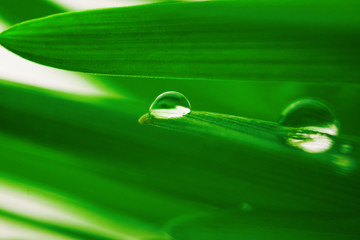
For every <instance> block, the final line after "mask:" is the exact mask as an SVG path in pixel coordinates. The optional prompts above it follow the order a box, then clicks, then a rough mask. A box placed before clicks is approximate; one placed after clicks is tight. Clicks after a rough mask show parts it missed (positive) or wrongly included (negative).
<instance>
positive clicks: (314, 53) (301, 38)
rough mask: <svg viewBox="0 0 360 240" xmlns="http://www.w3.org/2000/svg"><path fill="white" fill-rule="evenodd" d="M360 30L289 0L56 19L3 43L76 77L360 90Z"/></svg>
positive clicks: (331, 10) (19, 29) (341, 16)
mask: <svg viewBox="0 0 360 240" xmlns="http://www.w3.org/2000/svg"><path fill="white" fill-rule="evenodd" d="M305 6H306V5H305ZM336 7H337V8H336ZM359 22H360V19H359V17H358V16H357V14H356V12H354V10H353V8H352V7H350V6H349V7H344V6H343V5H342V4H340V5H336V4H335V5H332V4H329V5H327V4H324V8H323V9H322V10H321V11H317V10H316V8H315V7H314V6H312V5H310V6H307V7H304V6H302V5H301V4H299V3H297V4H289V3H286V2H285V3H282V4H279V5H270V4H266V5H264V6H261V5H260V6H259V5H257V4H244V3H241V2H239V1H230V2H227V1H211V2H192V3H184V2H175V3H168V4H165V3H161V4H149V5H142V6H135V7H125V8H114V9H105V10H94V11H85V12H79V13H69V14H61V15H57V16H53V17H47V18H43V19H39V20H35V21H30V22H27V23H24V24H20V25H17V26H15V27H13V28H11V29H9V30H7V31H5V32H3V33H2V34H1V37H0V43H1V44H2V45H3V46H5V47H6V48H8V49H9V50H11V51H13V52H15V53H17V54H19V55H20V56H22V57H25V58H27V59H29V60H32V61H35V62H38V63H41V64H45V65H49V66H53V67H57V68H62V69H68V70H73V71H82V72H92V73H100V74H111V75H123V76H124V75H127V76H128V75H130V76H142V77H146V78H153V77H160V78H176V79H216V80H247V81H248V80H251V81H253V80H254V81H306V82H309V81H310V82H355V83H357V82H358V79H359V76H360V71H359V68H358V64H359V61H360V59H359V55H358V54H357V53H358V51H359V49H358V44H357V42H358V40H359V36H360V30H359V27H358V26H359V25H358V23H359Z"/></svg>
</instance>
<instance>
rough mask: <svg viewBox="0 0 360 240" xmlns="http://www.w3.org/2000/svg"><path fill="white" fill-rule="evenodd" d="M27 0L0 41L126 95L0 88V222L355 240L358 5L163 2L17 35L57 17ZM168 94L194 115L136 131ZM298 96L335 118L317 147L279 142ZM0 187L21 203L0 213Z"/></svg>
mask: <svg viewBox="0 0 360 240" xmlns="http://www.w3.org/2000/svg"><path fill="white" fill-rule="evenodd" d="M10 2H11V3H10ZM31 2H36V4H37V5H38V6H39V7H38V8H34V9H31V11H29V9H30V7H29V1H27V0H23V1H20V0H19V1H16V3H17V4H16V5H15V4H13V3H12V1H1V0H0V7H1V8H0V14H1V18H2V19H4V20H6V22H8V23H10V24H16V25H14V26H13V27H11V28H9V29H8V30H6V31H4V32H3V33H1V34H0V43H1V44H2V45H3V46H4V47H6V48H8V49H9V50H11V51H13V52H14V53H17V54H19V55H20V56H22V57H25V58H27V59H29V60H32V61H35V62H38V63H41V64H44V65H49V66H53V67H58V68H63V69H68V70H74V71H82V72H90V73H102V74H112V75H122V76H118V77H115V76H112V77H110V76H98V75H96V76H94V75H92V76H91V77H92V78H96V79H98V80H100V81H101V82H102V83H103V85H104V86H106V87H107V88H110V89H112V90H113V92H114V93H115V95H116V94H118V95H122V96H123V97H122V98H119V97H113V96H110V95H109V96H105V97H91V96H75V95H71V94H63V93H58V92H53V91H49V90H39V89H37V88H29V87H24V86H23V85H19V84H18V85H16V84H12V85H8V84H7V82H6V81H2V80H1V81H0V83H1V84H0V110H1V118H0V159H1V169H0V182H1V183H0V190H1V191H2V192H0V226H1V224H2V223H3V222H4V223H12V222H15V223H16V224H18V225H19V226H21V228H20V229H21V231H24V232H25V229H27V228H31V229H33V230H34V231H35V232H37V233H42V232H43V233H49V234H53V235H51V237H50V238H51V239H56V237H58V238H59V239H67V238H80V239H81V238H83V239H144V240H150V239H153V240H155V239H158V240H160V239H163V240H169V239H171V238H172V237H173V238H175V239H178V240H188V239H189V240H191V239H196V240H202V239H204V240H232V239H239V238H244V239H316V240H318V239H341V240H342V239H357V238H358V237H359V235H360V233H359V229H358V228H357V226H358V225H359V223H360V219H359V217H358V216H359V211H360V193H359V191H358V190H357V189H358V186H359V183H360V178H359V168H358V165H359V159H360V156H359V154H360V152H359V147H360V140H359V138H358V137H356V136H360V128H359V127H358V123H359V121H360V115H359V114H358V113H357V112H358V111H357V109H358V107H357V106H358V105H359V104H360V96H359V94H358V92H359V85H358V83H359V82H358V81H359V76H360V70H359V67H358V66H359V60H360V59H359V54H358V52H359V46H358V41H359V36H360V35H359V33H360V29H359V26H360V25H359V22H360V17H359V15H358V9H359V3H358V1H342V2H338V1H320V0H319V1H290V0H284V1H265V0H262V1H257V2H256V3H255V2H252V1H231V2H224V1H214V2H194V3H184V2H178V1H174V2H173V3H161V4H160V3H159V4H150V5H143V6H136V7H125V8H114V9H105V10H92V11H84V12H77V13H65V14H59V15H54V16H48V17H45V18H41V19H35V20H31V21H27V22H25V23H20V24H17V23H18V22H20V21H25V20H30V19H33V18H38V17H43V16H46V15H48V14H53V13H58V12H62V11H63V10H62V8H61V7H57V6H54V5H52V4H50V3H48V2H47V1H42V0H41V1H31ZM14 3H15V1H14ZM40 6H41V7H40ZM0 67H1V66H0ZM19 71H21V69H19ZM123 75H131V77H129V76H127V77H126V76H123ZM82 76H85V77H86V79H88V77H89V76H88V75H82ZM180 79H181V80H180ZM182 79H188V80H191V81H182ZM200 79H201V80H204V79H207V80H209V79H215V80H218V81H197V80H200ZM4 80H7V79H4ZM50 80H51V79H49V81H50ZM223 80H234V81H223ZM168 90H176V91H180V92H182V93H184V94H185V95H186V96H187V97H188V98H189V99H190V101H191V105H192V106H193V109H194V110H193V111H192V112H191V113H189V114H188V115H186V116H184V117H182V118H177V119H168V120H166V119H155V118H153V117H150V116H149V114H145V115H143V117H142V118H141V119H140V122H141V123H146V124H145V125H141V124H139V123H138V121H137V120H138V118H139V116H141V115H142V114H144V113H145V112H146V111H147V110H148V108H149V106H150V104H151V101H152V100H154V98H155V97H156V95H158V94H159V93H161V92H164V91H168ZM123 93H127V94H123ZM116 96H117V95H116ZM130 96H131V97H130ZM305 96H310V97H315V98H316V97H317V98H321V99H323V100H325V101H326V102H327V103H328V105H329V106H330V107H331V108H332V109H333V111H334V113H335V115H336V116H337V118H338V119H339V120H340V123H341V130H340V135H339V136H336V137H335V136H328V137H329V138H330V139H331V141H332V142H333V145H332V147H331V148H330V149H329V150H328V151H325V152H322V153H316V154H313V153H307V152H304V151H302V150H300V149H298V148H295V147H292V146H290V145H289V144H287V143H286V140H287V138H288V137H289V136H291V134H293V132H292V130H291V129H288V128H286V127H281V126H279V125H278V123H277V122H276V121H277V120H278V119H279V117H280V113H281V111H282V109H283V108H284V107H285V106H286V105H288V104H289V103H290V102H292V101H293V100H295V99H298V98H300V97H305ZM200 110H204V111H200ZM205 111H206V112H205ZM231 114H232V115H231ZM235 115H236V116H235ZM240 116H241V117H240ZM244 116H248V117H249V118H246V117H244ZM259 119H264V120H259ZM153 126H157V127H160V128H157V127H153ZM350 135H351V136H350ZM300 140H301V139H300ZM4 186H5V188H2V187H4ZM3 189H10V190H11V191H13V192H15V193H16V194H15V196H18V198H15V200H12V201H10V200H7V201H1V200H3V199H8V198H4V197H7V196H8V195H9V196H13V195H11V193H12V192H11V191H10V190H9V191H3ZM37 196H40V197H42V198H43V200H41V201H40V200H38V201H37V198H36V197H37ZM44 199H45V200H46V201H45V200H44ZM21 200H22V201H21ZM9 203H10V204H9ZM30 203H38V204H39V205H40V206H43V207H49V208H50V209H51V210H56V209H59V211H60V212H62V213H63V214H65V215H66V216H73V217H75V219H80V220H81V221H83V222H81V221H78V220H74V218H70V220H69V219H66V221H64V220H62V219H61V218H58V217H59V216H57V215H56V214H50V213H48V212H47V211H44V212H43V211H42V208H41V207H40V208H35V207H33V205H30V207H29V205H26V204H30ZM39 209H40V210H39ZM32 210H33V211H32ZM42 214H45V216H46V217H43V215H42ZM60 215H61V214H60ZM3 219H4V220H3ZM79 222H80V223H79ZM84 222H85V224H84ZM0 228H1V227H0ZM1 234H2V233H1V232H0V238H1V237H2V235H1ZM56 234H57V235H56ZM27 236H32V235H27ZM24 238H26V237H24ZM32 238H33V239H49V236H47V237H42V238H41V237H32Z"/></svg>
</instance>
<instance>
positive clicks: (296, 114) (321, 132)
mask: <svg viewBox="0 0 360 240" xmlns="http://www.w3.org/2000/svg"><path fill="white" fill-rule="evenodd" d="M279 124H280V125H281V126H283V127H284V129H286V130H285V141H286V143H287V144H289V145H290V146H293V147H296V148H299V149H301V150H303V151H305V152H309V153H322V152H325V151H327V150H329V149H330V148H331V147H332V145H333V138H332V136H336V135H338V132H339V123H338V120H337V119H336V118H335V116H334V114H333V112H332V111H331V110H330V109H329V108H328V107H327V106H326V105H325V104H324V103H323V102H321V101H319V100H315V99H312V98H304V99H299V100H297V101H295V102H293V103H291V104H290V105H289V106H287V107H286V108H285V110H284V111H283V112H282V114H281V118H280V121H279Z"/></svg>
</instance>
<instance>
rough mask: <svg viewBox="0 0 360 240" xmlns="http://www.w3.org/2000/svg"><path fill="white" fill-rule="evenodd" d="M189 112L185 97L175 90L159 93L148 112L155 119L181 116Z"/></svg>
mask: <svg viewBox="0 0 360 240" xmlns="http://www.w3.org/2000/svg"><path fill="white" fill-rule="evenodd" d="M190 112H191V106H190V102H189V101H188V100H187V98H186V97H185V96H184V95H183V94H181V93H179V92H175V91H168V92H164V93H162V94H160V95H159V96H158V97H157V98H156V99H155V101H154V102H153V103H152V104H151V106H150V109H149V113H150V116H151V117H155V118H157V119H170V118H181V117H183V116H185V115H186V114H188V113H190Z"/></svg>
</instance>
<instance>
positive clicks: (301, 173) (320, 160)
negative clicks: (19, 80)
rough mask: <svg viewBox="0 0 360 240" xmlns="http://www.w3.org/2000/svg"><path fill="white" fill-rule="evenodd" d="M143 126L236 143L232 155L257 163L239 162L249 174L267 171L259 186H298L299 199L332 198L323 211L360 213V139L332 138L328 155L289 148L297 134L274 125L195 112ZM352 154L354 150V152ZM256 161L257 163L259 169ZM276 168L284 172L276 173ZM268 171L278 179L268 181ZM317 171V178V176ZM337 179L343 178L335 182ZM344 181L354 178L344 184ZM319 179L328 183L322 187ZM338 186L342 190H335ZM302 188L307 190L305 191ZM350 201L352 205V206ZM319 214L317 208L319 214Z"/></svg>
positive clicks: (148, 118)
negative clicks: (238, 152)
mask: <svg viewBox="0 0 360 240" xmlns="http://www.w3.org/2000/svg"><path fill="white" fill-rule="evenodd" d="M139 122H140V123H142V124H147V125H152V126H158V127H162V128H166V129H171V130H176V131H182V132H187V133H192V134H195V135H201V136H206V137H210V138H214V137H220V138H222V139H227V140H230V141H232V142H234V143H235V146H233V147H232V148H231V150H230V151H235V150H234V149H235V148H238V149H244V151H246V153H247V154H250V155H251V156H252V157H251V159H252V162H246V160H244V159H243V156H241V155H239V156H238V158H239V161H244V162H242V163H241V164H242V165H243V167H244V168H246V169H252V168H253V167H254V166H255V165H256V164H259V165H263V166H264V169H263V171H265V172H263V173H261V174H260V175H263V174H264V175H266V180H264V179H262V178H259V179H258V180H257V181H259V182H262V181H266V182H272V183H274V184H275V183H276V182H277V184H278V187H279V188H281V187H280V185H281V184H284V186H285V185H288V184H289V185H292V184H293V183H294V184H295V185H297V184H299V185H297V190H298V192H296V193H295V192H294V193H293V194H295V195H297V194H299V195H298V197H300V195H302V194H303V193H300V192H302V191H305V192H306V193H307V194H309V195H313V196H314V198H316V197H315V195H317V194H318V193H319V191H321V192H322V194H325V195H326V196H327V197H326V199H327V200H326V201H324V202H323V204H324V205H323V206H322V207H324V206H325V202H327V203H326V204H330V205H332V204H335V205H336V207H335V206H334V207H335V208H336V209H337V210H339V209H342V208H345V209H346V208H348V207H349V209H348V211H352V210H354V209H359V208H360V205H359V202H358V199H359V196H358V193H355V192H354V191H353V190H351V189H354V187H355V186H356V185H357V184H358V183H359V181H360V174H359V169H358V167H357V165H358V159H359V156H360V152H359V150H358V149H359V146H360V140H359V139H358V138H356V137H350V136H342V135H340V136H338V137H332V136H327V137H329V140H330V141H331V143H332V144H331V145H330V148H329V150H328V151H325V152H322V153H308V152H305V151H302V150H300V149H298V148H295V147H292V146H290V145H288V144H286V140H287V138H286V137H287V136H288V133H289V132H291V131H293V129H289V128H285V127H281V126H280V125H278V124H277V123H274V122H268V121H261V120H256V119H248V118H243V117H237V116H231V115H226V114H218V113H210V112H202V111H192V112H191V113H190V114H187V115H185V116H183V117H181V118H173V119H157V118H155V117H152V116H150V115H149V114H145V115H143V116H142V117H141V118H140V119H139ZM229 145H231V144H229ZM245 149H246V150H245ZM348 149H352V150H350V151H349V150H348ZM264 156H267V157H264ZM245 158H246V157H245ZM255 159H256V160H255ZM253 161H257V162H256V163H254V162H253ZM265 166H268V167H269V168H266V167H265ZM275 166H276V167H275ZM274 167H275V168H277V170H278V171H277V172H276V173H275V171H274V169H273V168H274ZM270 169H272V170H270ZM267 171H269V172H272V173H271V174H269V175H268V174H267V173H268V172H267ZM314 171H315V172H316V174H315V175H314ZM257 173H259V171H257ZM289 173H291V174H289ZM285 175H286V177H285ZM333 175H338V176H337V177H334V176H333ZM339 175H344V176H346V177H349V178H346V177H345V178H342V177H340V178H339ZM330 176H332V177H330ZM258 177H259V176H258ZM282 177H284V178H282ZM329 177H330V178H329ZM254 178H255V177H254ZM327 178H329V181H330V182H332V184H331V185H327V184H324V182H322V180H325V179H327ZM280 179H286V183H284V182H283V183H281V182H282V180H280ZM319 179H322V180H321V181H319ZM335 179H336V180H335ZM340 179H341V180H340ZM279 180H280V181H279ZM344 180H345V181H346V182H347V183H346V185H347V187H348V189H347V190H345V188H344V187H343V183H344V182H343V181H344ZM325 181H326V180H325ZM337 184H340V185H341V186H340V185H339V186H335V185H337ZM261 185H266V183H265V182H262V184H261ZM338 187H339V188H338ZM301 188H303V189H302V190H300V189H301ZM305 189H306V190H305ZM335 189H336V190H335ZM336 192H337V193H336ZM340 192H341V193H340ZM334 194H335V195H338V194H339V195H340V196H341V197H340V198H337V197H336V196H335V195H334ZM302 197H304V196H302ZM344 199H347V200H344ZM344 201H346V206H345V205H344ZM347 204H349V205H347ZM350 205H351V206H350ZM322 207H321V208H322ZM319 209H320V208H317V210H319Z"/></svg>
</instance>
